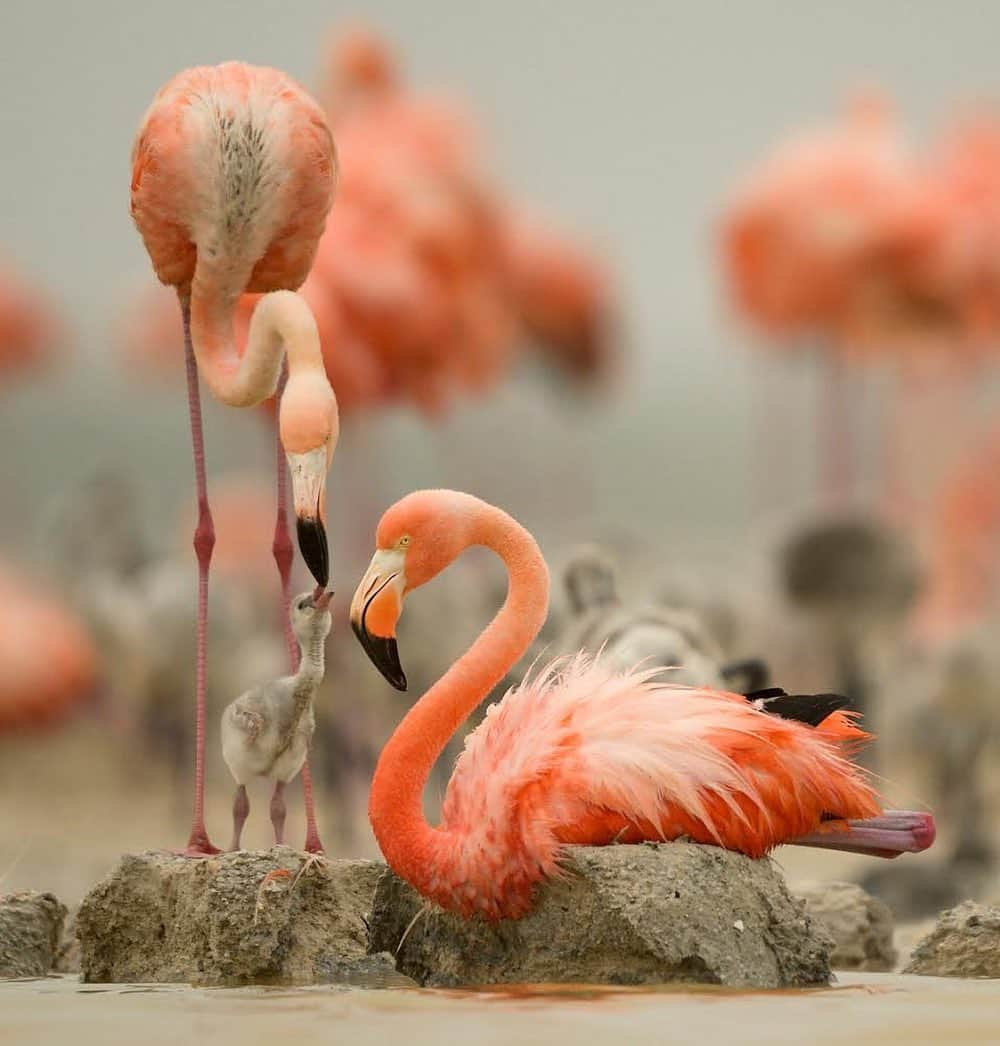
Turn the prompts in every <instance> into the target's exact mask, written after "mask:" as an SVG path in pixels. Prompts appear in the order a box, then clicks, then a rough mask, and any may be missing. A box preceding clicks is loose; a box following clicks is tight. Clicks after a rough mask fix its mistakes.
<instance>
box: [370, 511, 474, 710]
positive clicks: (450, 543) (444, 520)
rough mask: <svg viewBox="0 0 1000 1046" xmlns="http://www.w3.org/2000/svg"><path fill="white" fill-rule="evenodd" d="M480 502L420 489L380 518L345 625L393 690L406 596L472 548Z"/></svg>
mask: <svg viewBox="0 0 1000 1046" xmlns="http://www.w3.org/2000/svg"><path fill="white" fill-rule="evenodd" d="M482 507H483V502H481V501H479V499H478V498H474V497H472V496H471V495H469V494H460V493H458V492H457V491H452V490H420V491H416V492H415V493H413V494H408V495H407V496H406V497H405V498H403V499H402V500H400V501H397V502H396V504H395V505H393V506H392V507H391V508H389V509H388V510H387V511H386V513H385V515H383V516H382V519H381V521H380V522H379V525H378V530H377V532H376V537H375V545H376V548H375V554H374V556H372V561H371V563H370V564H369V565H368V570H367V571H366V572H365V576H364V577H363V578H362V579H361V583H360V584H359V585H358V587H357V590H356V591H355V593H354V599H353V600H352V601H351V626H352V627H353V629H354V633H355V635H356V636H357V637H358V639H359V640H360V642H361V645H362V647H364V649H365V652H366V653H367V654H368V656H369V657H370V658H371V660H372V663H373V664H374V665H375V667H376V668H377V669H378V670H379V671H380V672H381V673H382V675H383V676H385V678H386V679H387V680H388V682H389V683H391V684H392V685H393V686H394V687H395V688H396V689H397V690H405V689H406V675H405V674H404V672H403V668H402V666H401V665H400V663H399V650H398V647H397V645H396V623H397V622H398V620H399V617H400V614H401V613H402V610H403V600H404V598H405V597H406V595H407V594H408V593H409V592H411V591H413V589H415V588H419V587H420V586H421V585H424V584H426V583H427V582H428V581H430V580H431V579H432V578H434V577H436V576H437V575H438V574H439V573H440V572H441V571H442V570H444V568H445V567H447V566H448V565H449V564H450V563H452V562H453V561H454V560H455V559H457V558H458V556H459V555H460V554H461V553H462V551H463V550H464V549H466V548H468V546H469V545H471V544H474V543H476V530H475V523H476V519H477V510H478V509H481V508H482Z"/></svg>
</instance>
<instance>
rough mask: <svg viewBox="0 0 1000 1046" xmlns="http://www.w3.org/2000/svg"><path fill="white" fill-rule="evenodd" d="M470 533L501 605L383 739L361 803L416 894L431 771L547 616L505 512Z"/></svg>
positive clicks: (429, 840)
mask: <svg viewBox="0 0 1000 1046" xmlns="http://www.w3.org/2000/svg"><path fill="white" fill-rule="evenodd" d="M473 531H474V532H473V535H472V537H471V539H470V540H469V542H468V546H472V545H485V546H486V547H487V548H490V549H492V550H493V551H494V552H496V553H497V555H498V556H500V558H501V559H502V560H503V561H504V564H505V566H506V567H507V575H508V581H509V584H508V590H507V598H506V600H505V601H504V604H503V606H502V607H501V608H500V611H499V613H498V614H497V615H496V617H495V618H494V619H493V620H492V621H491V622H490V623H489V625H487V626H486V628H485V629H484V631H483V632H482V634H481V635H480V636H479V638H478V639H477V640H476V642H475V643H473V645H472V646H471V647H470V648H469V650H468V651H466V653H465V654H463V655H462V657H460V658H459V659H458V660H457V661H456V662H455V663H454V664H453V665H452V666H451V668H450V669H448V671H447V672H446V673H445V674H444V675H443V676H442V677H441V679H439V680H438V682H437V683H435V684H434V686H432V687H431V688H430V690H428V691H427V693H426V694H424V696H423V697H422V698H421V699H420V700H419V701H418V702H417V703H416V704H415V705H414V706H413V707H412V708H411V709H410V711H409V712H408V713H407V714H406V716H405V717H404V718H403V721H402V722H401V723H400V724H399V726H398V727H397V728H396V731H395V732H394V733H393V735H392V737H391V738H389V741H388V743H387V744H386V746H385V748H384V749H383V750H382V755H381V756H380V757H379V761H378V766H377V767H376V768H375V776H374V778H373V780H372V789H371V797H370V799H369V803H368V815H369V818H370V820H371V823H372V828H373V829H374V831H375V838H376V839H377V841H378V844H379V847H380V849H381V850H382V853H383V855H384V856H385V859H386V861H387V862H388V864H389V866H390V867H391V868H392V869H393V870H394V871H395V872H397V873H398V874H399V875H401V876H402V877H403V878H404V879H406V880H407V881H409V882H410V883H412V884H413V885H414V886H416V887H417V888H418V889H419V888H420V886H421V884H422V883H427V882H429V881H430V880H432V879H433V878H434V877H435V875H436V869H435V866H434V855H435V853H436V851H437V846H436V844H437V843H439V842H440V839H441V836H442V835H443V834H444V833H443V831H442V830H441V829H438V828H432V827H431V826H430V825H429V824H428V823H427V820H426V818H425V817H424V812H423V793H424V786H425V785H426V784H427V778H428V776H429V774H430V772H431V768H432V767H433V766H434V762H435V760H436V759H437V757H438V756H439V755H440V754H441V751H442V750H443V749H444V747H445V745H446V744H447V743H448V741H449V740H450V739H451V737H452V735H453V734H454V733H455V731H456V730H457V729H458V728H459V726H461V724H462V723H463V722H464V721H465V719H466V718H468V716H469V714H470V713H471V712H472V711H473V710H474V709H475V708H476V706H477V705H478V704H479V703H480V702H481V701H482V700H483V698H485V697H486V696H487V695H488V694H489V692H490V691H491V690H492V689H493V687H494V686H496V684H497V683H499V682H500V680H501V679H503V677H504V675H505V674H506V672H507V670H508V669H509V668H510V667H511V666H512V665H514V664H515V663H516V662H517V661H518V660H519V659H520V657H521V656H522V655H523V654H524V652H525V651H526V650H527V649H528V647H529V646H530V645H531V642H532V641H533V640H534V638H535V636H537V635H538V632H539V630H540V629H541V627H542V625H543V623H544V621H545V617H546V614H547V613H548V602H549V572H548V568H547V567H546V565H545V560H544V559H543V558H542V553H541V551H540V550H539V548H538V545H537V543H536V542H535V539H534V538H533V537H532V536H531V535H530V534H529V533H528V532H527V531H526V530H525V529H524V528H523V527H522V526H521V525H520V524H519V523H517V522H516V521H515V520H513V519H512V518H511V517H510V516H508V515H507V514H506V513H505V512H501V511H500V509H496V508H492V507H489V506H484V508H483V509H482V510H480V514H479V515H478V516H477V518H476V520H475V525H474V528H473ZM468 546H467V547H468Z"/></svg>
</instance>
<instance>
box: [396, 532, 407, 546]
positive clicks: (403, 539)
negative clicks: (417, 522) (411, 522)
mask: <svg viewBox="0 0 1000 1046" xmlns="http://www.w3.org/2000/svg"><path fill="white" fill-rule="evenodd" d="M409 545H410V535H409V534H404V535H403V536H402V537H401V538H400V539H399V541H397V542H396V548H408V547H409Z"/></svg>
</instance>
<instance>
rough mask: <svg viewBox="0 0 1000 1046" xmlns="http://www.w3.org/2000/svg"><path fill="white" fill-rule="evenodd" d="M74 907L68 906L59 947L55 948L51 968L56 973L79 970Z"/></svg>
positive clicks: (78, 948)
mask: <svg viewBox="0 0 1000 1046" xmlns="http://www.w3.org/2000/svg"><path fill="white" fill-rule="evenodd" d="M77 910H78V909H76V908H70V910H69V912H68V914H67V916H66V922H65V925H64V926H63V931H62V936H61V937H60V939H59V947H58V948H56V957H55V962H54V963H53V964H52V969H53V970H54V971H55V972H56V973H79V972H80V942H79V941H78V940H77V939H76V913H77Z"/></svg>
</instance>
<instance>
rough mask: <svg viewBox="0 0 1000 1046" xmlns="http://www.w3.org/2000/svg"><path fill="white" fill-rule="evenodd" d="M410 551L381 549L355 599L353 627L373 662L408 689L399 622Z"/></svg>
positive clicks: (398, 687) (355, 594) (374, 558)
mask: <svg viewBox="0 0 1000 1046" xmlns="http://www.w3.org/2000/svg"><path fill="white" fill-rule="evenodd" d="M405 561H406V553H405V552H403V551H400V550H398V549H379V550H378V551H377V552H376V553H375V555H374V556H372V561H371V563H370V564H369V567H368V570H367V571H366V572H365V576H364V577H363V578H362V579H361V584H360V585H358V588H357V591H356V592H355V593H354V599H353V600H352V601H351V627H352V628H353V629H354V634H355V635H356V636H357V637H358V639H359V640H360V641H361V645H362V646H363V647H364V649H365V653H366V654H367V655H368V657H369V658H370V659H371V661H372V664H374V665H375V667H376V668H377V669H378V670H379V671H380V672H381V673H382V675H383V676H385V678H386V680H388V682H389V683H391V684H392V685H393V686H394V687H395V688H396V689H397V690H405V689H406V676H405V675H404V673H403V667H402V665H400V663H399V650H398V648H397V646H396V622H397V621H398V620H399V615H400V613H401V612H402V609H403V592H404V591H405V589H406V574H405V572H404V569H403V568H404V567H405V565H406V562H405Z"/></svg>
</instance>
